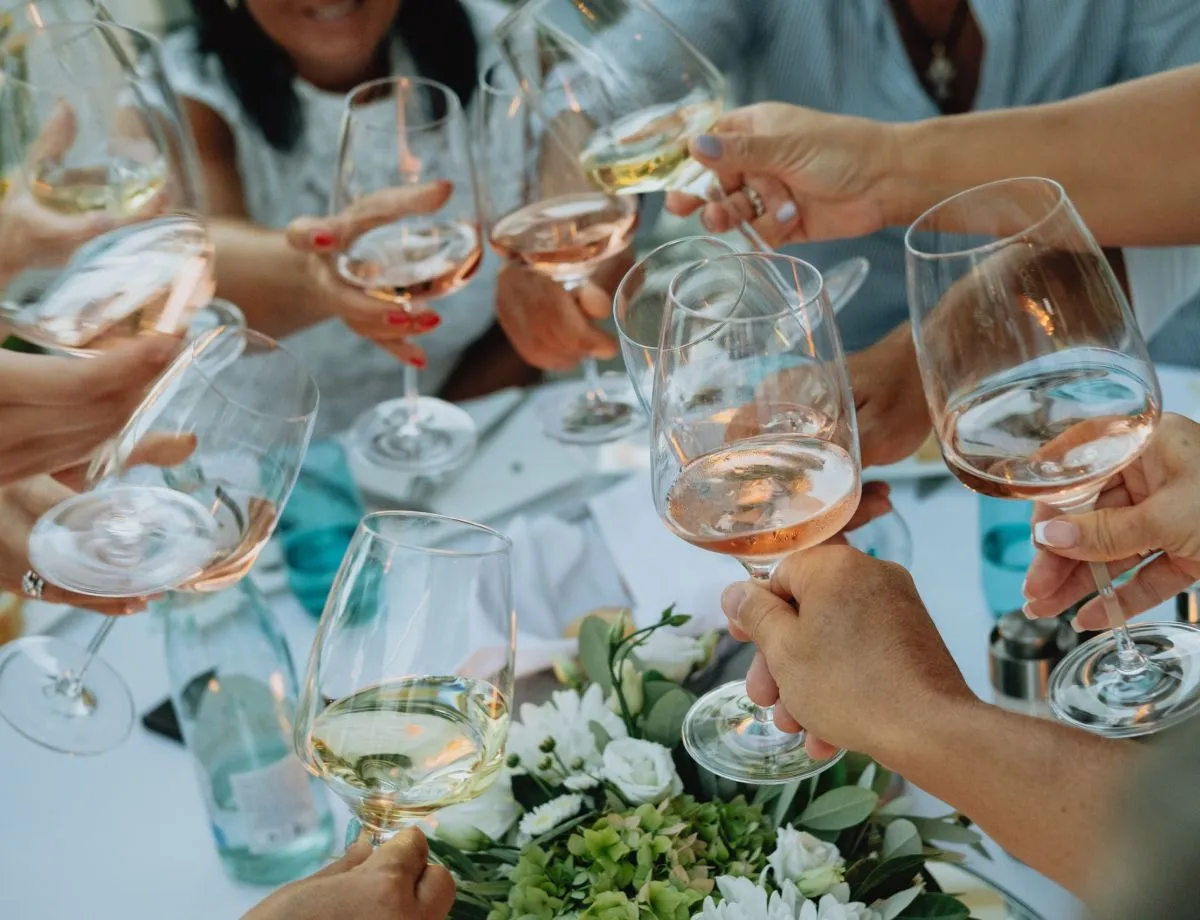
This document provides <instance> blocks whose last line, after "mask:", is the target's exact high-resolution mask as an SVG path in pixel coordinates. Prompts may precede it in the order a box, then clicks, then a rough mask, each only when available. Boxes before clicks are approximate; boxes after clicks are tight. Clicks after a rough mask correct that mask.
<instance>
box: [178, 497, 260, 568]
mask: <svg viewBox="0 0 1200 920" xmlns="http://www.w3.org/2000/svg"><path fill="white" fill-rule="evenodd" d="M193 497H195V498H198V499H200V500H201V501H203V502H204V503H205V504H206V505H208V507H209V510H210V511H211V512H212V516H213V520H215V521H216V522H217V533H216V537H215V542H216V546H215V547H214V550H213V555H212V558H211V559H210V560H209V561H208V563H207V564H206V565H205V566H204V570H203V571H202V572H200V574H199V575H197V576H196V577H195V578H193V579H191V580H190V581H188V582H187V583H186V584H184V585H181V586H180V588H179V589H178V590H180V591H221V590H224V589H225V588H228V587H230V586H231V585H234V584H236V583H237V582H239V581H241V580H242V578H243V576H245V574H246V573H247V572H249V571H250V569H251V567H253V565H254V563H255V562H256V561H257V559H258V554H259V553H260V552H262V548H263V547H264V546H265V545H266V543H267V538H268V537H269V536H270V535H271V531H272V530H273V529H274V527H275V519H276V518H277V517H279V513H278V508H277V506H276V504H275V503H274V502H273V501H270V500H269V499H266V498H263V497H261V496H259V495H252V494H249V493H246V492H245V491H244V490H242V489H235V488H232V487H230V486H220V487H218V488H216V489H213V490H211V493H210V494H209V495H195V496H193Z"/></svg>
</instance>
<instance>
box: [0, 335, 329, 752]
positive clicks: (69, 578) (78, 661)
mask: <svg viewBox="0 0 1200 920" xmlns="http://www.w3.org/2000/svg"><path fill="white" fill-rule="evenodd" d="M316 410H317V386H316V383H315V382H314V381H313V380H312V378H311V377H310V376H309V374H308V372H307V371H306V370H305V369H304V367H303V365H302V364H301V363H300V362H299V361H298V360H297V359H296V358H295V357H293V356H292V355H291V354H290V353H289V352H287V351H286V350H284V349H283V348H281V347H280V346H279V345H278V344H277V343H275V342H274V341H272V340H271V339H269V338H267V337H266V336H263V335H260V334H258V333H256V332H252V331H249V330H245V329H237V328H218V329H214V330H211V331H210V332H208V333H206V334H204V335H202V336H201V337H200V338H198V339H196V340H194V341H193V342H192V343H191V344H189V346H188V347H187V348H186V349H185V350H184V351H183V353H182V354H181V355H180V356H179V357H178V358H177V359H176V360H175V361H174V362H173V363H172V365H171V366H170V367H169V368H168V369H167V370H166V371H165V372H164V373H163V375H162V376H161V377H160V378H159V380H158V381H157V382H156V383H155V384H154V386H153V387H152V388H151V390H150V392H149V394H148V395H147V397H146V399H145V401H144V402H143V403H142V405H141V407H140V408H139V409H138V411H137V412H136V413H135V414H134V416H133V417H132V419H131V420H130V421H129V423H128V425H127V426H126V427H125V429H124V430H123V431H122V433H121V434H120V435H119V436H118V437H117V438H116V439H115V440H114V441H113V442H112V443H111V444H109V445H108V446H107V447H106V448H104V449H102V451H101V452H100V454H99V455H98V456H97V458H96V460H95V461H94V462H93V464H92V467H91V469H90V470H89V472H88V477H87V479H88V481H87V483H86V484H85V490H84V491H82V492H80V493H79V494H78V495H75V496H73V497H72V498H69V499H67V500H66V501H64V502H62V503H60V504H59V505H56V506H55V507H54V508H52V509H51V510H50V511H49V512H47V513H46V514H45V515H44V516H43V517H42V518H41V519H40V520H39V521H38V522H37V524H36V525H35V526H34V529H33V532H32V534H31V535H30V538H29V559H30V563H31V565H32V567H33V569H34V570H35V571H36V572H38V573H39V574H40V575H41V576H42V577H43V578H45V579H46V580H47V581H48V582H51V583H53V584H56V585H58V586H60V587H63V588H66V589H68V590H71V591H75V592H78V593H81V594H88V595H91V596H95V597H130V598H134V597H142V596H146V595H151V594H157V593H159V592H162V591H166V590H171V589H174V590H183V591H219V590H221V589H223V588H225V587H228V586H229V585H231V584H233V583H234V582H236V581H237V580H238V579H240V578H242V577H243V576H244V575H245V574H246V573H247V572H248V571H249V570H250V567H251V566H252V565H253V564H254V561H255V559H256V558H257V556H258V553H259V551H260V550H261V549H262V547H263V546H264V545H265V544H266V542H267V540H268V539H269V538H270V536H271V533H272V531H273V530H274V527H275V523H276V520H277V519H278V515H279V511H280V509H281V508H282V507H283V505H284V503H285V502H286V501H287V498H288V496H289V495H290V494H291V490H292V486H293V485H294V484H295V481H296V476H297V475H298V473H299V470H300V464H301V462H302V460H303V458H304V453H305V451H306V449H307V447H308V440H309V437H310V435H311V432H312V425H313V422H314V420H315V418H316ZM115 623H116V618H115V617H109V618H107V619H106V621H105V623H104V625H103V626H102V627H101V628H100V630H99V631H98V632H97V634H96V637H95V638H94V639H93V640H92V642H91V643H90V644H89V645H88V647H87V648H86V649H84V648H80V647H78V646H76V645H74V644H73V643H70V642H66V641H63V640H61V639H57V638H54V637H30V638H27V639H23V640H20V641H19V642H16V643H14V644H13V646H12V650H11V653H10V654H9V655H8V657H7V658H5V659H4V661H3V663H2V664H0V715H2V716H3V717H4V718H5V719H6V720H7V721H8V722H9V723H10V724H11V725H12V726H13V727H14V728H16V729H17V730H18V731H19V732H21V733H22V734H24V735H26V736H27V737H29V738H31V739H32V740H34V741H36V742H38V743H40V744H43V745H45V746H46V747H50V748H53V749H55V750H59V751H66V752H69V753H77V754H89V753H99V752H101V751H104V750H107V749H108V748H110V747H112V746H113V745H114V744H118V743H120V741H122V740H123V739H124V738H125V736H126V735H127V734H128V732H129V729H130V727H131V726H132V724H133V707H132V702H131V700H130V698H129V691H128V689H126V687H125V685H124V683H123V682H122V680H121V678H120V677H119V676H118V675H117V674H116V673H115V672H114V671H112V670H111V669H110V668H108V667H107V666H106V665H105V664H104V663H103V662H102V661H100V660H99V659H96V658H95V655H96V652H97V650H98V649H99V647H100V645H101V644H102V643H103V641H104V639H105V638H106V637H107V635H108V632H109V630H110V629H111V628H112V626H113V625H114V624H115ZM85 673H86V678H87V679H86V683H85V682H84V676H85Z"/></svg>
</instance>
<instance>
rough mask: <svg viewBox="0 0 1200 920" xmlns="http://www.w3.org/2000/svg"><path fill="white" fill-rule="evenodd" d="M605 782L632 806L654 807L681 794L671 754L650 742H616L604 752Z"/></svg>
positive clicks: (632, 739) (629, 740) (680, 785)
mask: <svg viewBox="0 0 1200 920" xmlns="http://www.w3.org/2000/svg"><path fill="white" fill-rule="evenodd" d="M603 758H604V768H603V769H604V778H605V779H606V780H608V781H609V782H610V783H612V784H613V785H614V786H616V787H617V789H619V790H620V792H621V795H623V796H625V798H626V799H628V800H629V801H630V802H632V803H633V804H634V805H641V804H644V803H646V802H649V803H651V804H657V803H659V802H661V801H662V800H663V799H668V798H671V797H672V796H676V795H679V793H681V792H683V780H681V779H680V778H679V774H678V773H676V772H675V762H674V761H673V760H672V759H671V751H670V749H668V748H665V747H663V746H662V745H661V744H656V743H655V742H653V741H641V740H639V739H637V738H619V739H617V740H614V741H612V742H611V743H610V744H609V745H608V747H606V748H605V749H604V755H603Z"/></svg>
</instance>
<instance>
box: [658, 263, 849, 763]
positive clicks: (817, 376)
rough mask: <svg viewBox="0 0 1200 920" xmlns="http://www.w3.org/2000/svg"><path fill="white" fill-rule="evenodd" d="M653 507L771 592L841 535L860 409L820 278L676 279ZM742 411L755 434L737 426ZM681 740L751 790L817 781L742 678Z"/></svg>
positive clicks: (806, 273)
mask: <svg viewBox="0 0 1200 920" xmlns="http://www.w3.org/2000/svg"><path fill="white" fill-rule="evenodd" d="M651 404H652V406H653V412H652V417H651V418H652V421H651V455H652V481H653V490H654V501H655V505H656V507H657V508H658V512H659V515H660V516H661V517H662V519H663V521H664V523H666V525H667V526H668V527H669V528H670V529H671V530H672V531H673V532H674V533H675V534H676V535H678V536H680V537H682V538H683V539H685V540H687V541H688V542H689V543H692V544H693V545H695V546H698V547H700V548H702V549H706V550H709V551H710V552H717V553H723V554H726V555H730V556H733V557H734V558H736V559H737V560H738V561H739V562H741V563H742V564H743V565H744V566H745V567H746V570H747V572H749V573H750V575H751V577H752V578H756V579H763V580H765V579H766V578H768V577H769V576H770V573H771V571H772V569H773V568H774V566H775V565H776V564H777V563H778V562H779V560H781V559H782V558H783V557H784V556H786V555H788V554H789V553H792V552H795V551H797V550H801V549H806V548H809V547H812V546H815V545H817V544H818V543H821V542H823V541H824V540H826V539H828V538H829V537H830V536H832V535H834V534H836V533H837V532H838V531H840V530H841V529H842V528H843V527H844V526H845V525H846V523H847V522H848V521H849V520H850V518H851V516H852V515H853V513H854V510H855V508H856V507H857V505H858V501H859V494H860V484H859V459H858V440H857V433H856V428H855V421H854V404H853V401H852V399H851V396H850V388H849V383H848V380H847V376H846V368H845V359H844V357H843V355H842V350H841V341H840V339H839V337H838V333H837V327H836V325H835V324H834V319H833V313H832V310H831V309H830V305H829V301H828V298H827V296H826V294H825V292H824V290H823V287H822V284H821V276H820V274H819V273H818V272H817V271H816V269H814V268H813V267H812V266H810V265H808V264H807V263H804V262H801V261H799V260H798V259H791V258H789V257H787V256H780V255H773V254H771V255H767V254H760V253H754V254H734V255H725V256H717V257H714V258H711V259H707V260H705V261H702V262H698V263H694V264H693V265H691V266H689V267H686V268H684V269H683V270H682V271H681V272H679V274H677V275H676V276H675V278H674V280H673V281H672V282H671V285H670V288H669V306H668V312H667V315H666V317H665V318H664V321H663V325H662V333H661V338H660V341H659V347H658V354H657V357H656V359H655V376H654V389H653V395H652V398H651ZM739 413H740V414H742V416H743V418H746V419H748V420H749V421H750V422H752V424H747V425H746V426H745V427H744V429H743V430H742V431H741V432H738V431H732V432H731V430H730V420H731V419H732V418H733V417H735V416H737V415H739ZM684 743H685V744H686V745H687V748H688V751H689V753H690V754H691V755H692V757H693V758H694V759H695V760H696V761H697V762H698V763H699V764H701V765H702V766H704V767H705V768H707V769H709V770H711V771H712V772H714V773H717V774H718V775H721V776H726V777H729V778H731V779H736V780H739V781H743V782H751V783H774V782H787V781H789V780H792V779H795V778H798V777H803V776H811V775H813V774H815V773H819V772H820V771H821V770H823V769H825V768H827V767H828V766H830V765H831V764H832V763H834V762H835V761H836V760H837V759H838V758H840V757H841V752H837V753H836V754H834V755H833V756H832V757H831V758H829V759H826V760H822V761H815V760H814V759H812V758H811V757H810V756H808V754H806V753H805V750H804V737H803V735H802V734H800V735H795V734H790V733H788V732H785V731H782V730H780V728H778V727H776V726H775V725H773V724H771V712H770V710H763V709H760V708H758V707H756V706H754V705H753V703H752V702H751V701H750V700H749V699H748V698H747V696H746V690H745V685H744V684H743V683H741V682H737V683H734V684H727V685H725V686H724V687H719V688H717V689H716V690H713V691H712V692H710V693H709V694H707V695H706V696H704V697H702V698H701V699H700V701H699V702H698V703H697V704H696V705H695V706H694V707H693V709H692V711H691V712H690V713H689V715H688V719H687V721H686V722H685V725H684Z"/></svg>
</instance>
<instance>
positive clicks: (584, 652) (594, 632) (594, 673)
mask: <svg viewBox="0 0 1200 920" xmlns="http://www.w3.org/2000/svg"><path fill="white" fill-rule="evenodd" d="M608 629H609V627H608V624H607V623H606V622H604V620H602V619H600V617H587V618H586V619H585V620H584V621H583V624H582V625H581V626H580V627H579V663H580V664H582V665H583V673H584V674H586V675H587V677H588V680H590V681H591V682H592V683H594V684H599V685H600V689H601V690H602V691H603V692H604V695H605V696H608V695H609V694H610V693H611V692H612V674H611V672H610V671H609V660H608V653H609V648H608Z"/></svg>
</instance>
